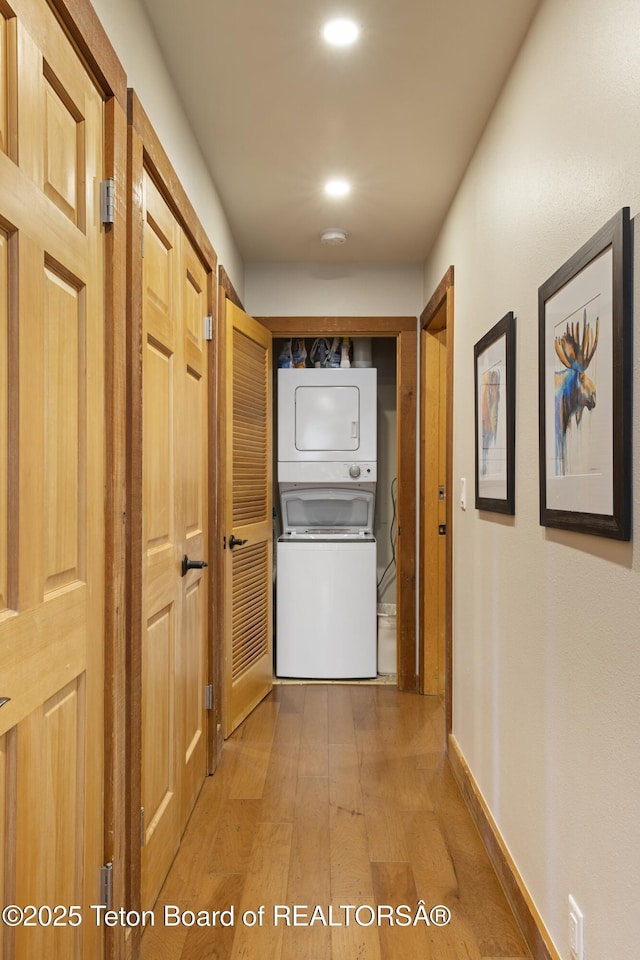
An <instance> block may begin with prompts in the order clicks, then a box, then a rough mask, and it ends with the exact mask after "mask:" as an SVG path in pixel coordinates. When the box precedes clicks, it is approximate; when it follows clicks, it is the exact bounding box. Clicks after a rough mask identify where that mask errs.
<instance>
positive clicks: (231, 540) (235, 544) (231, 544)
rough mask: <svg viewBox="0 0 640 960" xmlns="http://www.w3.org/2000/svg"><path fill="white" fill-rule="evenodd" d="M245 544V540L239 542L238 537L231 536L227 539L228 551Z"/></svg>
mask: <svg viewBox="0 0 640 960" xmlns="http://www.w3.org/2000/svg"><path fill="white" fill-rule="evenodd" d="M246 542H247V541H246V540H239V539H238V537H236V536H234V535H233V534H231V536H230V537H229V550H233V548H234V547H241V546H242V544H243V543H246Z"/></svg>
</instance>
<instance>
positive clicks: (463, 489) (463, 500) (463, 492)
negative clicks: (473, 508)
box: [460, 477, 467, 510]
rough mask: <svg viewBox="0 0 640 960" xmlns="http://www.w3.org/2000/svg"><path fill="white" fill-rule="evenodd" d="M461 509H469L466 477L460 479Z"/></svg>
mask: <svg viewBox="0 0 640 960" xmlns="http://www.w3.org/2000/svg"><path fill="white" fill-rule="evenodd" d="M460 509H461V510H466V509H467V481H466V478H465V477H460Z"/></svg>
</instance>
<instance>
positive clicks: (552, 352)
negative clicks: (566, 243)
mask: <svg viewBox="0 0 640 960" xmlns="http://www.w3.org/2000/svg"><path fill="white" fill-rule="evenodd" d="M630 229H631V228H630V218H629V208H628V207H625V208H623V209H622V210H620V211H619V212H618V213H617V214H616V215H615V216H614V217H613V218H612V219H611V220H610V221H609V222H608V223H606V224H605V225H604V226H603V227H602V228H601V229H600V230H599V231H598V232H597V233H596V234H595V235H594V236H593V237H592V238H591V240H589V241H588V242H587V243H586V244H585V245H584V246H583V247H581V248H580V249H579V250H578V251H577V252H576V253H575V254H574V255H573V256H572V257H571V258H570V259H569V260H568V261H567V262H566V263H565V264H563V266H562V267H560V269H559V270H557V271H556V272H555V273H554V274H553V276H551V277H549V279H548V280H547V281H546V282H545V283H543V284H542V286H541V287H540V288H539V290H538V328H539V329H538V336H539V361H538V362H539V411H540V441H539V442H540V523H541V524H542V525H543V526H548V527H558V528H560V529H564V530H577V531H580V532H583V533H591V534H595V535H597V536H602V537H612V538H615V539H618V540H628V539H629V538H630V536H631V522H630V521H631V517H630V514H631V377H632V356H631V351H632V321H631V240H630Z"/></svg>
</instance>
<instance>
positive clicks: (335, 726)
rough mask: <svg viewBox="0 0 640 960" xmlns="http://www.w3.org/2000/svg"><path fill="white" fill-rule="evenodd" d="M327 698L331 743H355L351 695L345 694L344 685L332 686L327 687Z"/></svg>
mask: <svg viewBox="0 0 640 960" xmlns="http://www.w3.org/2000/svg"><path fill="white" fill-rule="evenodd" d="M327 698H328V700H327V704H328V710H329V743H355V726H354V721H353V709H352V706H351V697H349V696H347V695H345V689H344V687H339V686H330V687H329V688H328V689H327Z"/></svg>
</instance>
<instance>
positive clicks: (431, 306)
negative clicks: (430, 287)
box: [420, 266, 454, 330]
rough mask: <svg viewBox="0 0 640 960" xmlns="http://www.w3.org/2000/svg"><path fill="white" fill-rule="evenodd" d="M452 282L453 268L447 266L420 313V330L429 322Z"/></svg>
mask: <svg viewBox="0 0 640 960" xmlns="http://www.w3.org/2000/svg"><path fill="white" fill-rule="evenodd" d="M453 283H454V269H453V266H451V267H449V269H448V270H447V272H446V273H445V275H444V277H443V278H442V280H441V281H440V283H439V284H438V286H437V287H436V289H435V291H434V293H433V296H432V297H431V299H430V300H429V302H428V304H427V305H426V307H425V308H424V310H423V311H422V313H421V314H420V327H421V329H422V330H425V329H426V328H427V327H428V326H429V324H430V323H431V322H432V320H433V318H434V317H435V315H436V313H437V312H438V310H439V308H440V307H441V305H442V302H443V300H444V299H445V297H446V296H447V293H448V292H449V289H450V288H451V287H453Z"/></svg>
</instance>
